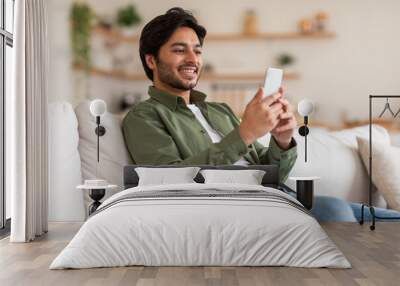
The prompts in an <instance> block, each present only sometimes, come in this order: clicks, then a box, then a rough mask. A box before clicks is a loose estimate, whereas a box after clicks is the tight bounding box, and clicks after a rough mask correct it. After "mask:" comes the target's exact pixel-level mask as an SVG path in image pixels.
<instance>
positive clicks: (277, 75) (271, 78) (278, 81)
mask: <svg viewBox="0 0 400 286" xmlns="http://www.w3.org/2000/svg"><path fill="white" fill-rule="evenodd" d="M282 78H283V70H281V69H276V68H268V70H267V72H266V74H265V81H264V97H267V96H270V95H273V94H274V93H277V92H278V91H279V88H280V87H281V85H282Z"/></svg>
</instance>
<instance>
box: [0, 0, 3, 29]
mask: <svg viewBox="0 0 400 286" xmlns="http://www.w3.org/2000/svg"><path fill="white" fill-rule="evenodd" d="M2 1H3V0H0V29H3V27H2V26H1V25H2V24H3V21H2V20H3V5H1V4H2Z"/></svg>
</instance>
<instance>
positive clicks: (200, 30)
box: [139, 7, 207, 81]
mask: <svg viewBox="0 0 400 286" xmlns="http://www.w3.org/2000/svg"><path fill="white" fill-rule="evenodd" d="M181 27H188V28H191V29H193V30H194V31H195V33H196V35H197V37H198V38H199V41H200V45H203V40H204V37H205V36H206V34H207V31H206V29H205V28H204V27H203V26H200V25H199V24H198V23H197V20H196V18H195V17H193V15H192V14H191V13H190V12H188V11H185V10H183V9H182V8H179V7H175V8H171V9H169V10H168V11H167V12H166V13H165V14H164V15H160V16H157V17H156V18H154V19H153V20H151V21H150V22H149V23H147V24H146V26H144V28H143V30H142V34H141V35H140V48H139V53H140V59H141V60H142V65H143V68H144V71H145V72H146V75H147V77H148V78H149V79H150V80H151V81H153V71H152V70H151V69H150V68H149V67H148V66H147V63H146V58H145V55H146V54H151V55H153V56H154V57H155V58H156V59H157V60H158V52H159V50H160V47H161V46H162V45H164V44H165V43H166V42H167V41H168V40H169V38H170V37H171V36H172V34H173V33H174V32H175V30H177V29H178V28H181Z"/></svg>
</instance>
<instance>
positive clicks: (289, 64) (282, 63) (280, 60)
mask: <svg viewBox="0 0 400 286" xmlns="http://www.w3.org/2000/svg"><path fill="white" fill-rule="evenodd" d="M276 61H277V64H278V66H279V67H281V68H282V69H284V70H285V72H292V68H293V64H294V62H295V59H294V57H293V56H292V55H291V54H288V53H282V54H280V55H279V56H278V57H277V59H276Z"/></svg>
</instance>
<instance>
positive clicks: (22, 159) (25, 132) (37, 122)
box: [6, 0, 48, 242]
mask: <svg viewBox="0 0 400 286" xmlns="http://www.w3.org/2000/svg"><path fill="white" fill-rule="evenodd" d="M14 27H15V38H14V53H15V54H14V57H15V67H14V94H13V95H12V96H11V98H7V99H6V101H7V100H8V104H7V106H8V108H7V110H6V144H7V145H6V150H7V155H6V164H7V172H6V181H7V180H8V184H7V186H8V187H10V188H11V194H12V195H11V237H10V241H12V242H27V241H31V240H33V239H34V238H35V237H36V236H40V235H42V234H43V233H44V232H47V211H48V210H47V190H48V175H47V174H48V167H47V166H48V161H47V142H48V138H47V84H46V78H47V73H48V72H47V71H48V68H47V66H48V49H47V21H46V11H45V0H18V1H15V25H14Z"/></svg>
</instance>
